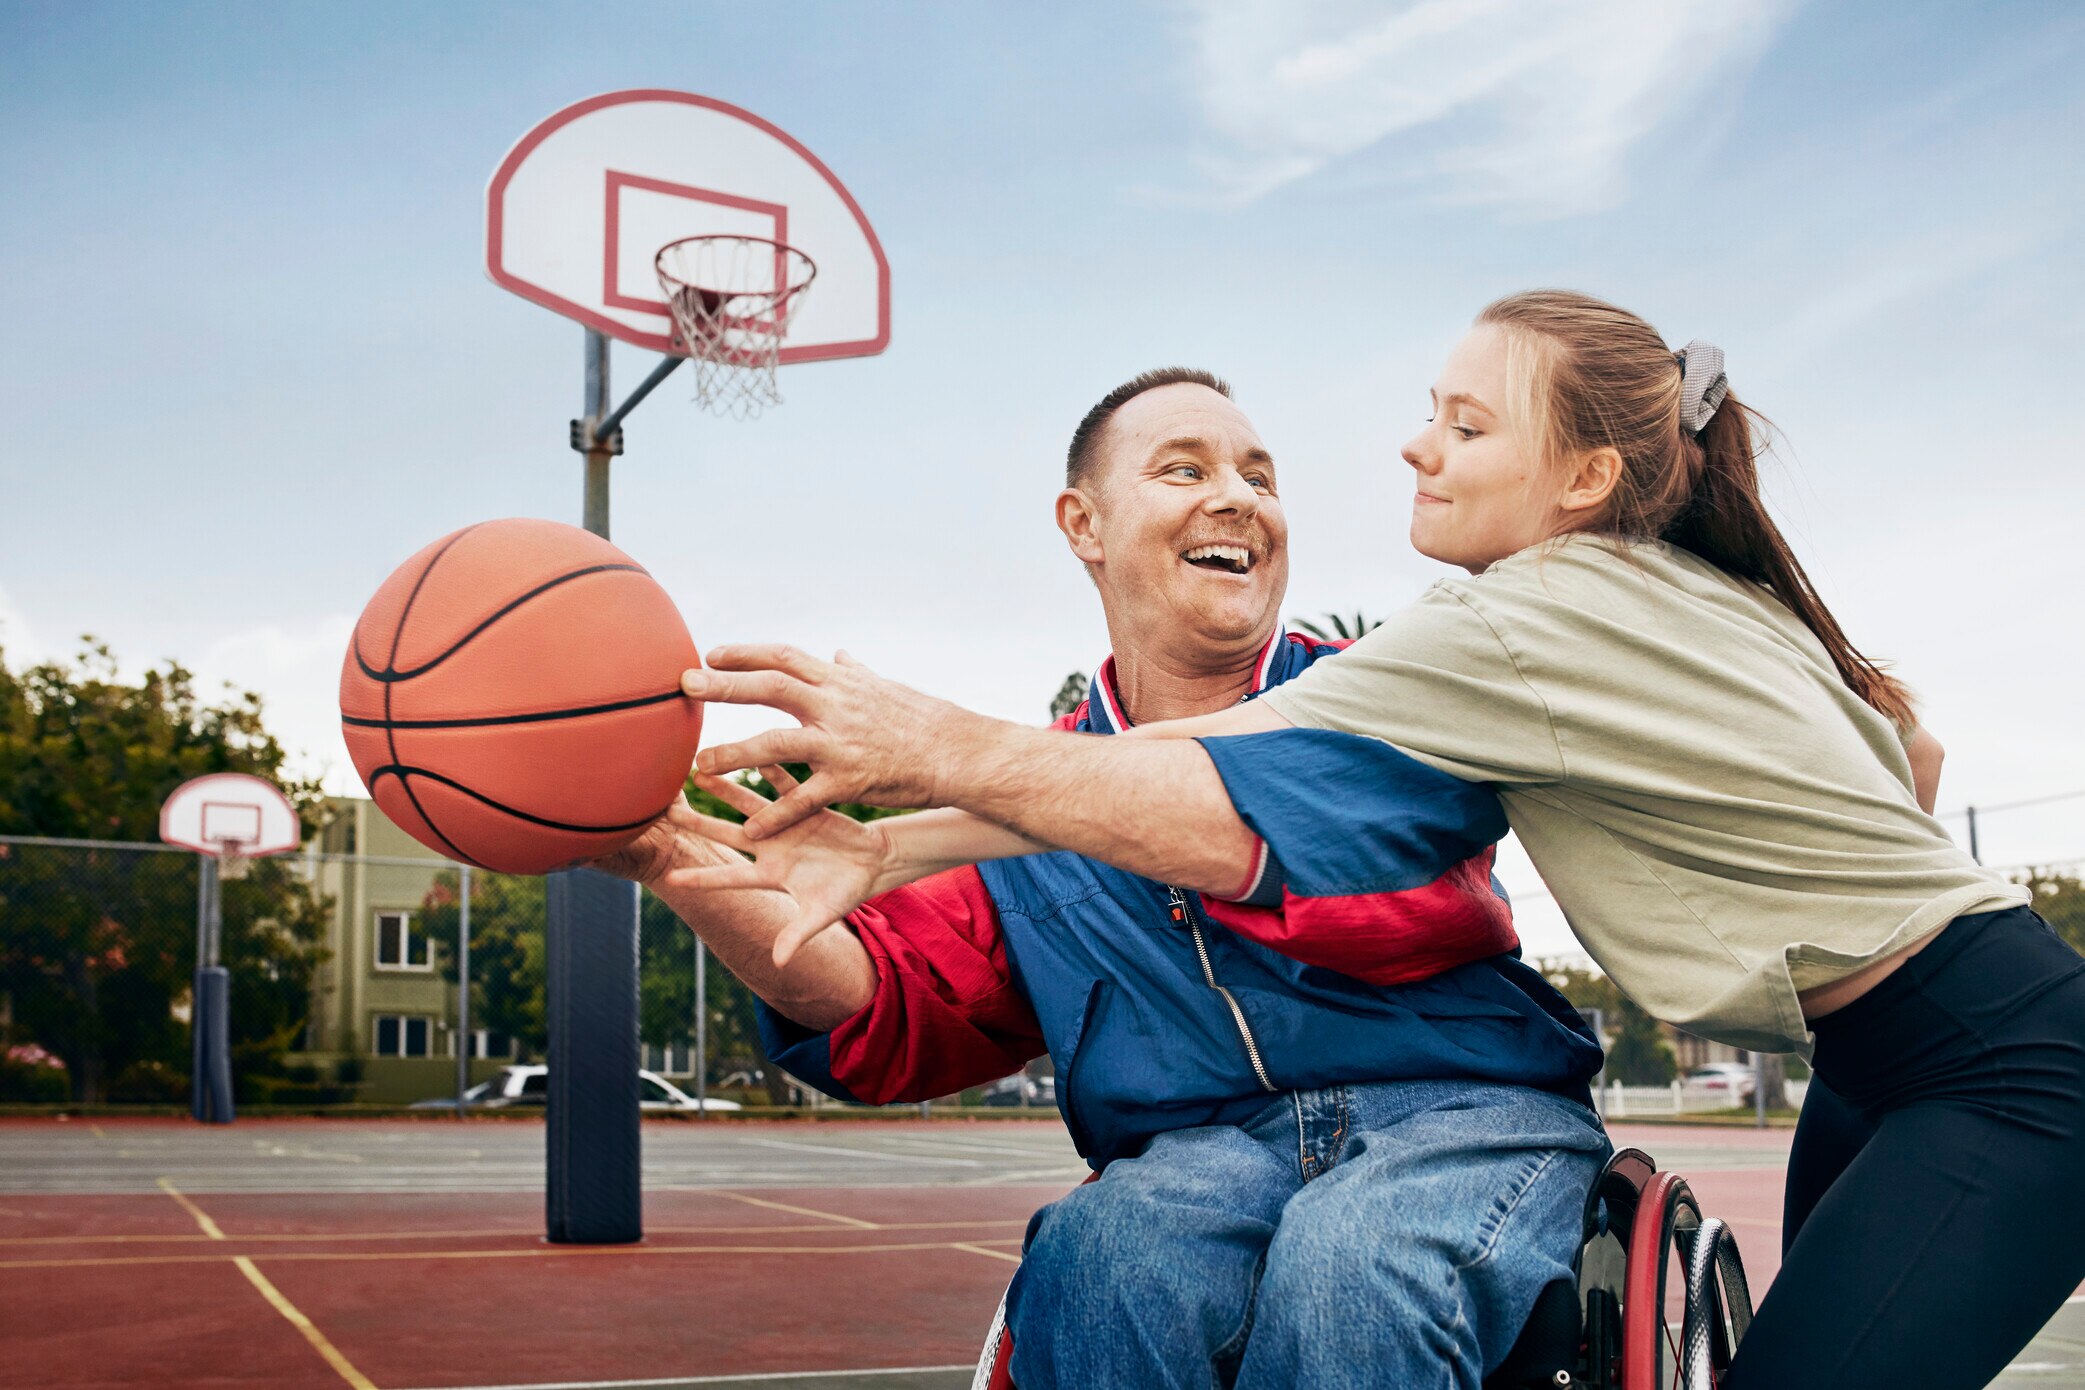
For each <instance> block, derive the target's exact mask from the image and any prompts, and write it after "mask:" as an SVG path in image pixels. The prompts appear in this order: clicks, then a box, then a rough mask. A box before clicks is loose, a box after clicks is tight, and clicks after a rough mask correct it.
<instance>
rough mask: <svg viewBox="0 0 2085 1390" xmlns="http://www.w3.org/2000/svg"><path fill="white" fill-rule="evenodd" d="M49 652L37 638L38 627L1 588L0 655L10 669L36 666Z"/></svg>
mask: <svg viewBox="0 0 2085 1390" xmlns="http://www.w3.org/2000/svg"><path fill="white" fill-rule="evenodd" d="M48 655H49V653H48V652H47V651H46V650H45V649H44V646H43V643H42V642H40V641H38V640H37V636H36V629H35V628H33V627H31V626H29V619H28V616H27V615H26V614H24V613H23V612H22V610H21V608H20V607H19V606H18V605H17V604H16V603H15V601H14V600H13V599H12V598H11V597H9V596H8V592H7V590H5V589H0V656H4V657H5V659H6V662H7V665H8V668H9V669H10V670H15V671H19V670H21V669H22V668H24V667H26V666H34V665H35V664H36V663H37V662H39V661H42V660H43V659H44V658H45V657H46V656H48Z"/></svg>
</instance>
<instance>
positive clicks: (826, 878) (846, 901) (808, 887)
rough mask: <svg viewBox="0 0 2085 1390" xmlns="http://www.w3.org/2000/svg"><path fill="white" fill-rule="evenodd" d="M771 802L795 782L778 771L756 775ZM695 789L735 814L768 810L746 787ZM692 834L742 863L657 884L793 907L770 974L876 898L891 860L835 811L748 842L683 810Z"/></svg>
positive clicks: (872, 832) (696, 868)
mask: <svg viewBox="0 0 2085 1390" xmlns="http://www.w3.org/2000/svg"><path fill="white" fill-rule="evenodd" d="M760 771H761V773H762V775H764V776H765V777H766V778H767V780H768V782H769V784H770V785H772V786H773V787H774V789H775V791H776V793H777V794H778V795H782V796H787V795H788V794H789V793H791V792H793V791H795V790H796V789H797V781H796V779H795V778H794V777H791V776H790V775H789V774H788V773H787V772H785V771H783V770H782V768H780V767H778V766H773V765H770V766H765V767H762V768H761V769H760ZM695 781H696V784H697V785H698V786H700V787H701V788H702V789H703V790H704V791H706V792H708V793H710V795H712V796H714V797H716V798H717V799H718V800H719V801H722V802H723V803H724V804H725V805H727V806H729V807H731V808H732V809H733V810H735V811H740V812H743V813H745V814H746V815H748V816H753V815H758V814H759V813H760V812H761V811H763V810H765V809H766V808H767V807H768V805H769V804H770V803H769V802H768V800H767V798H766V797H763V796H761V795H760V794H759V793H758V792H756V791H753V790H752V789H751V788H749V787H743V786H740V785H739V784H738V783H736V782H730V781H726V780H724V779H723V778H721V777H711V776H708V775H706V774H703V773H697V774H696V775H695ZM688 814H689V815H690V816H692V817H694V820H695V823H696V825H697V827H698V829H699V833H700V834H702V835H703V836H705V837H707V838H708V839H710V840H713V841H715V842H716V843H718V844H720V845H723V846H726V847H728V848H730V849H734V850H737V851H738V852H739V853H740V854H742V855H749V856H752V857H751V858H748V859H736V860H734V861H733V862H731V863H728V864H702V865H689V866H686V867H681V868H675V869H672V870H670V871H668V872H667V873H666V874H665V876H664V879H663V882H664V883H666V884H668V885H670V886H672V887H676V888H704V889H712V888H772V889H780V890H781V891H782V892H785V893H787V894H788V895H789V896H790V897H791V898H793V899H795V900H796V920H795V921H793V922H791V923H790V924H789V925H788V926H787V927H786V928H784V929H783V930H782V932H781V934H780V935H779V936H777V937H776V938H775V946H774V960H775V966H776V968H777V969H779V968H781V967H783V966H786V965H788V964H789V962H790V960H791V958H793V957H794V956H795V955H796V953H797V952H798V951H799V950H801V949H802V948H803V946H804V943H805V942H807V941H809V940H810V939H811V938H812V937H814V936H816V935H818V933H820V932H822V931H824V930H825V929H826V928H827V927H829V926H832V925H833V924H834V923H836V922H838V921H840V920H841V919H842V918H844V917H845V916H846V915H847V914H848V913H849V912H852V911H853V910H854V909H855V908H857V907H859V906H861V904H862V903H863V902H865V901H867V900H868V899H869V898H870V897H871V896H872V895H874V894H875V892H876V891H877V882H878V879H879V877H880V876H881V875H882V874H883V873H884V872H885V871H886V870H887V869H889V868H890V867H891V866H892V864H893V862H894V860H895V857H896V855H895V851H894V849H893V847H892V845H891V842H890V837H889V836H888V835H886V834H885V833H884V832H883V831H882V830H881V829H879V828H878V826H877V825H876V824H875V823H870V824H863V823H862V822H860V821H854V820H849V819H848V818H847V817H846V816H843V815H841V814H840V813H839V812H837V811H815V812H813V813H812V814H811V815H810V816H809V817H808V818H806V819H804V820H800V821H798V822H797V823H796V824H794V825H792V826H790V827H789V828H788V829H786V830H783V831H780V832H778V833H776V834H773V835H769V836H767V837H765V838H763V839H759V840H754V839H749V838H748V837H747V835H746V832H745V827H744V826H741V825H734V824H733V823H731V822H730V821H727V820H719V819H717V818H716V817H714V816H705V815H703V814H702V813H701V812H700V811H695V810H690V811H689V812H688Z"/></svg>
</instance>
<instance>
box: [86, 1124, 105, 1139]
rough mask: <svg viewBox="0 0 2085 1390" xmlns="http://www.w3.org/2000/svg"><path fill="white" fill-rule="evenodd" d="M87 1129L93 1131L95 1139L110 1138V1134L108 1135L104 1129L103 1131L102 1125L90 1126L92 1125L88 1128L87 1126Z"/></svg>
mask: <svg viewBox="0 0 2085 1390" xmlns="http://www.w3.org/2000/svg"><path fill="white" fill-rule="evenodd" d="M87 1128H88V1129H89V1130H91V1131H92V1132H93V1134H94V1137H95V1138H96V1139H106V1138H108V1137H109V1136H108V1134H107V1133H106V1132H104V1131H103V1129H102V1127H101V1126H100V1125H92V1124H90V1125H88V1126H87Z"/></svg>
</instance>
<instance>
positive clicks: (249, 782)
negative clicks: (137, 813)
mask: <svg viewBox="0 0 2085 1390" xmlns="http://www.w3.org/2000/svg"><path fill="white" fill-rule="evenodd" d="M159 838H160V839H162V840H164V841H165V842H166V843H168V844H170V845H179V846H181V848H183V849H192V850H194V851H195V852H196V853H198V854H207V855H209V856H210V857H211V858H213V859H215V860H216V861H217V871H218V874H219V876H220V877H223V878H228V879H236V878H244V877H245V876H246V870H247V868H248V866H249V864H250V863H251V861H252V860H253V859H254V858H256V857H257V856H260V855H264V854H287V853H289V852H290V851H291V850H294V849H296V848H297V847H298V846H299V845H300V844H302V843H303V839H304V835H303V827H302V826H301V825H299V824H298V821H297V810H296V808H295V807H294V806H292V805H290V801H289V798H288V797H286V796H284V795H283V794H282V792H281V790H280V789H279V788H278V787H276V786H275V784H274V783H272V782H268V781H265V780H263V779H261V778H259V777H250V776H248V775H247V774H245V773H243V772H214V773H211V774H210V775H208V776H205V777H195V778H191V779H190V780H188V781H186V782H183V783H182V784H181V785H180V786H178V787H176V788H174V791H173V793H172V795H170V796H168V797H167V799H166V802H165V803H164V804H163V805H162V806H161V807H160V808H159Z"/></svg>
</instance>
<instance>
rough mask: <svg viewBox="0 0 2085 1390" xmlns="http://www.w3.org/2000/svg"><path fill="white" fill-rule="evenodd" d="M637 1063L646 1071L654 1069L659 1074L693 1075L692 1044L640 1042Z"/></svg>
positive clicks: (693, 1058) (693, 1056) (693, 1048)
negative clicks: (664, 1045)
mask: <svg viewBox="0 0 2085 1390" xmlns="http://www.w3.org/2000/svg"><path fill="white" fill-rule="evenodd" d="M637 1065H638V1066H640V1067H643V1068H644V1069H645V1070H646V1071H655V1072H657V1073H658V1074H659V1075H661V1076H693V1075H694V1074H695V1047H694V1044H693V1042H677V1043H673V1044H671V1045H670V1046H667V1047H656V1046H654V1045H652V1044H651V1043H643V1044H640V1045H639V1047H638V1049H637Z"/></svg>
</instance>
